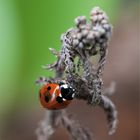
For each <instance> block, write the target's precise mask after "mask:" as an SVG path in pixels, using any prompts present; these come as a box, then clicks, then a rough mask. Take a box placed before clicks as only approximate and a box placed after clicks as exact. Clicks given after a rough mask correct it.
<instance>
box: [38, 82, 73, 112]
mask: <svg viewBox="0 0 140 140" xmlns="http://www.w3.org/2000/svg"><path fill="white" fill-rule="evenodd" d="M73 98H74V89H73V88H72V87H71V86H69V85H68V84H65V83H61V84H55V83H51V84H46V85H45V86H43V87H42V88H41V89H40V92H39V99H40V103H41V105H42V106H43V107H44V108H47V109H49V110H57V109H63V108H65V107H67V106H68V105H69V104H70V103H71V101H72V100H73Z"/></svg>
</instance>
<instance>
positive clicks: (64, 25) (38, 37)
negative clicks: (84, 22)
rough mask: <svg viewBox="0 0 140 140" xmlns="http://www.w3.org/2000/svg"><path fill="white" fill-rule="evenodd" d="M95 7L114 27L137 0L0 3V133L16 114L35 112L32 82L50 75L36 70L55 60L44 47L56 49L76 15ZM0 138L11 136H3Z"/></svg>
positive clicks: (9, 0) (0, 0)
mask: <svg viewBox="0 0 140 140" xmlns="http://www.w3.org/2000/svg"><path fill="white" fill-rule="evenodd" d="M94 6H100V7H101V8H102V9H103V10H105V11H106V13H107V15H108V16H109V18H110V21H111V23H112V24H113V25H114V26H117V24H118V21H119V20H120V19H121V18H120V17H123V14H124V13H125V15H129V14H130V15H133V13H135V12H134V11H135V10H136V6H137V1H136V0H134V1H131V0H130V1H129V0H128V1H127V0H123V1H121V0H107V1H105V0H59V1H57V0H0V123H1V132H3V133H4V131H9V130H10V129H11V128H10V127H8V125H9V121H11V120H13V121H16V119H17V118H16V117H19V116H18V115H17V114H19V113H21V112H23V114H26V113H27V114H28V113H29V112H30V113H31V114H32V116H34V114H35V113H36V114H37V113H38V111H39V110H40V105H39V102H38V89H39V87H38V86H36V85H35V80H36V79H37V78H38V77H39V76H43V75H44V76H52V75H53V73H52V72H49V71H45V70H43V69H42V68H41V66H42V65H45V64H50V63H53V62H54V61H55V57H54V56H53V55H51V53H50V52H49V50H48V48H49V47H53V48H55V49H56V50H60V47H61V44H60V35H61V34H62V33H63V32H65V31H66V30H67V29H68V28H70V27H72V26H74V19H75V18H76V17H77V16H79V15H86V16H87V17H88V18H89V12H90V10H91V9H92V8H93V7H94ZM127 12H128V13H127ZM42 112H43V110H42ZM27 116H28V115H27ZM12 118H13V119H12ZM39 119H41V117H38V118H37V119H36V121H35V123H36V124H37V122H38V121H39ZM31 120H32V119H31ZM25 123H27V122H26V121H25ZM36 124H35V125H36ZM17 125H18V124H17ZM36 127H37V126H36ZM12 129H14V128H13V127H12ZM25 134H26V133H25ZM2 135H3V134H2ZM30 135H31V137H28V134H27V136H26V140H27V139H29V140H32V139H34V138H33V137H32V135H34V134H30ZM0 138H1V137H0ZM13 139H14V140H16V138H13ZM0 140H12V138H11V139H9V138H8V137H4V136H2V138H1V139H0ZM24 140H25V138H24ZM133 140H134V139H133Z"/></svg>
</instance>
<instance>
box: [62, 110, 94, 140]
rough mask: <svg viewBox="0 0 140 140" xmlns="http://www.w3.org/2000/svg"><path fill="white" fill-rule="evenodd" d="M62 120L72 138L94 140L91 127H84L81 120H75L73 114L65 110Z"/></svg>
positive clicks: (74, 139)
mask: <svg viewBox="0 0 140 140" xmlns="http://www.w3.org/2000/svg"><path fill="white" fill-rule="evenodd" d="M61 122H62V125H63V126H64V128H66V129H67V131H68V133H69V135H70V137H71V139H72V140H92V134H91V132H90V131H89V129H87V128H86V127H82V126H81V124H80V123H79V121H77V120H75V119H74V118H73V116H72V115H68V114H67V113H66V112H63V114H62V119H61Z"/></svg>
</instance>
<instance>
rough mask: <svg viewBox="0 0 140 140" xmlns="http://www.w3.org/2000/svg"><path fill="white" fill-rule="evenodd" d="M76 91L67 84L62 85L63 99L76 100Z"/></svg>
mask: <svg viewBox="0 0 140 140" xmlns="http://www.w3.org/2000/svg"><path fill="white" fill-rule="evenodd" d="M74 91H75V90H74V89H73V88H72V87H71V86H69V85H68V84H66V83H60V92H61V95H62V98H64V99H66V100H72V99H73V98H74V95H75V94H74Z"/></svg>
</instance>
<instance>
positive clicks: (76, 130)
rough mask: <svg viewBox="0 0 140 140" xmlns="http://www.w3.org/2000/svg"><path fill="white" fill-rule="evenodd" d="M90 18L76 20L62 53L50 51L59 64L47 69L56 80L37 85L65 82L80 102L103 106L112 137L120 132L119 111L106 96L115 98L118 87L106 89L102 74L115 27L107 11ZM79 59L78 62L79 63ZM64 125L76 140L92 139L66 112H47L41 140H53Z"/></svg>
mask: <svg viewBox="0 0 140 140" xmlns="http://www.w3.org/2000/svg"><path fill="white" fill-rule="evenodd" d="M90 16H91V17H90V21H89V22H87V20H86V17H84V16H80V17H77V18H76V19H75V24H76V27H75V28H71V29H69V30H68V31H67V32H66V33H65V34H63V35H62V36H61V41H62V48H61V51H60V52H56V51H55V50H54V49H52V48H50V51H51V52H52V53H53V54H54V55H55V56H56V57H57V61H56V62H55V63H54V64H51V65H48V66H44V68H45V69H50V70H54V71H55V73H56V77H55V78H50V79H48V78H44V77H41V78H40V79H39V80H37V83H41V84H46V83H60V82H61V81H64V82H65V83H67V84H69V85H70V86H71V87H72V88H74V89H75V98H76V99H82V100H85V101H87V103H88V104H89V105H92V106H96V105H99V106H100V107H101V108H102V109H103V110H104V111H105V113H106V115H107V121H108V126H109V134H110V135H111V134H113V133H114V132H115V130H116V126H117V111H116V108H115V105H114V104H113V102H112V101H111V100H110V99H109V98H108V97H106V96H105V95H111V94H112V93H113V92H114V87H115V86H111V87H109V88H107V89H104V90H103V80H102V74H103V69H104V65H105V62H106V56H107V52H108V48H107V46H108V42H109V40H110V37H111V33H112V26H111V24H110V23H109V21H108V17H107V15H106V14H105V12H104V11H102V10H101V9H100V8H99V7H95V8H94V9H93V10H92V11H91V14H90ZM96 55H99V56H100V58H99V60H97V65H96V64H94V63H93V62H92V61H93V58H92V57H93V56H96ZM76 57H77V58H78V62H77V61H75V58H76ZM91 60H92V61H91ZM80 70H82V72H80ZM60 124H61V125H62V126H63V127H64V128H66V130H67V131H68V133H69V135H70V136H71V139H72V140H92V135H91V133H90V132H89V130H87V129H86V128H85V127H82V126H81V125H80V123H79V122H78V121H75V119H74V118H73V117H72V116H71V115H68V114H67V112H66V110H65V109H64V110H58V111H47V112H46V116H45V118H44V120H43V121H41V123H40V126H39V128H38V129H37V131H36V133H37V137H38V140H49V138H50V137H51V135H53V134H54V132H55V130H56V129H57V128H58V126H59V125H60Z"/></svg>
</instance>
